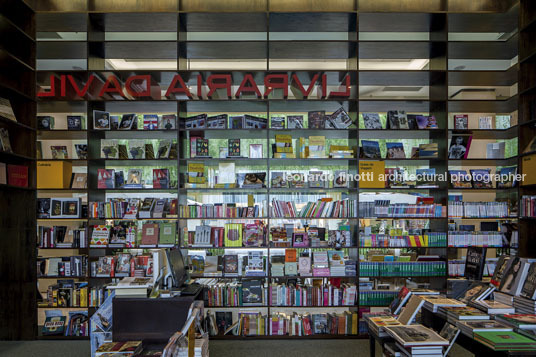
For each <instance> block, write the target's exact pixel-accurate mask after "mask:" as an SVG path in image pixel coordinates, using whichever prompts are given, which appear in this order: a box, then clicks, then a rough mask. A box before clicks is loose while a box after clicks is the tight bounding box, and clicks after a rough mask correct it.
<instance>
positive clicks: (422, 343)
mask: <svg viewBox="0 0 536 357" xmlns="http://www.w3.org/2000/svg"><path fill="white" fill-rule="evenodd" d="M385 330H386V331H387V333H388V334H389V335H390V336H391V337H393V338H394V339H395V342H396V346H397V347H398V349H399V350H400V351H401V352H403V353H404V354H405V355H406V356H420V355H427V356H432V357H433V356H438V357H439V356H443V347H444V346H448V345H449V341H448V340H446V339H444V338H443V337H441V336H440V335H439V334H437V333H436V332H435V331H433V330H431V329H429V328H427V327H424V326H422V325H408V326H394V327H386V328H385ZM535 342H536V341H535Z"/></svg>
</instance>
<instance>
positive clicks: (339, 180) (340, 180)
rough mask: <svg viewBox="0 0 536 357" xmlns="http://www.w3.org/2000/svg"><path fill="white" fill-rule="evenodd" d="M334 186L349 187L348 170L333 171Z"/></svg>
mask: <svg viewBox="0 0 536 357" xmlns="http://www.w3.org/2000/svg"><path fill="white" fill-rule="evenodd" d="M333 187H334V188H346V187H348V172H346V170H335V172H334V173H333Z"/></svg>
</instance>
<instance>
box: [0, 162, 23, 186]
mask: <svg viewBox="0 0 536 357" xmlns="http://www.w3.org/2000/svg"><path fill="white" fill-rule="evenodd" d="M0 185H10V186H16V187H28V166H24V165H9V164H8V165H6V164H5V163H3V162H0Z"/></svg>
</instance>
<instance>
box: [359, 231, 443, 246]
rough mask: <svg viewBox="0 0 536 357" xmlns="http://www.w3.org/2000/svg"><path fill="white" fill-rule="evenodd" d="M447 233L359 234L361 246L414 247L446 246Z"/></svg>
mask: <svg viewBox="0 0 536 357" xmlns="http://www.w3.org/2000/svg"><path fill="white" fill-rule="evenodd" d="M446 244H447V233H444V232H428V233H426V234H423V235H400V236H398V235H397V236H393V235H388V234H370V235H360V236H359V246H360V247H373V248H406V247H407V248H413V247H416V248H417V247H445V246H446Z"/></svg>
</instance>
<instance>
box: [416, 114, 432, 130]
mask: <svg viewBox="0 0 536 357" xmlns="http://www.w3.org/2000/svg"><path fill="white" fill-rule="evenodd" d="M432 118H434V117H428V116H426V115H417V116H416V117H415V120H416V121H417V128H419V129H429V128H431V127H434V125H433V123H432V121H431V120H430V119H432ZM434 119H435V118H434ZM435 128H437V124H436V125H435Z"/></svg>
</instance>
